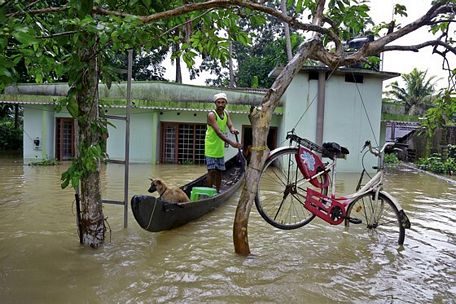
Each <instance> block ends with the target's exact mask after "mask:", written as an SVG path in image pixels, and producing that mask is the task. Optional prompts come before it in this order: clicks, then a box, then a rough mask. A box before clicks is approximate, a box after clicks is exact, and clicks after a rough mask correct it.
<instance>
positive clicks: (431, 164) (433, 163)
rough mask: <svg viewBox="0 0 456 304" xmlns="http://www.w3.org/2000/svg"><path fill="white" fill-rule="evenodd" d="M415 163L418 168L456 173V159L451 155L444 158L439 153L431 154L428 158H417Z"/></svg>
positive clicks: (439, 172) (442, 172) (443, 172)
mask: <svg viewBox="0 0 456 304" xmlns="http://www.w3.org/2000/svg"><path fill="white" fill-rule="evenodd" d="M417 164H418V167H419V168H420V169H423V170H426V171H431V172H434V173H438V174H448V175H453V174H455V173H456V159H455V158H452V157H449V158H447V159H444V158H443V157H442V156H441V155H440V154H432V155H431V156H430V157H428V158H422V159H419V160H418V162H417Z"/></svg>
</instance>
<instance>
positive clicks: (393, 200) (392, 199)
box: [379, 191, 402, 212]
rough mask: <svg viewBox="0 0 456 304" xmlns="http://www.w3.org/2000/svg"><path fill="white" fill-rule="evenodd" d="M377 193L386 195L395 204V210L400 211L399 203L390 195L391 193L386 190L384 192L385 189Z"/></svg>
mask: <svg viewBox="0 0 456 304" xmlns="http://www.w3.org/2000/svg"><path fill="white" fill-rule="evenodd" d="M379 193H381V194H382V195H384V196H386V197H387V198H388V199H389V200H390V201H392V202H393V204H394V206H396V208H397V211H399V212H401V211H402V207H401V204H399V201H398V200H397V199H396V198H395V197H394V196H392V195H391V194H389V193H388V192H385V191H380V192H379Z"/></svg>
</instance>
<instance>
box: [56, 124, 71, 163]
mask: <svg viewBox="0 0 456 304" xmlns="http://www.w3.org/2000/svg"><path fill="white" fill-rule="evenodd" d="M55 139H56V146H55V148H56V151H55V152H56V153H55V155H56V158H57V159H58V160H69V159H72V158H73V157H74V156H75V153H74V152H75V151H74V150H75V149H74V140H75V130H74V121H73V119H72V118H57V121H56V137H55Z"/></svg>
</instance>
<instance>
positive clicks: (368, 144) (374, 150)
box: [361, 140, 395, 157]
mask: <svg viewBox="0 0 456 304" xmlns="http://www.w3.org/2000/svg"><path fill="white" fill-rule="evenodd" d="M394 144H395V143H394V142H386V143H385V144H384V145H383V146H382V147H381V149H379V148H378V147H377V148H374V147H372V144H371V142H370V140H366V142H365V143H364V146H363V149H362V150H361V152H362V151H364V149H365V148H366V147H367V148H369V152H370V153H372V154H374V155H375V156H377V157H379V156H380V155H381V154H383V152H385V149H386V148H387V147H389V146H394Z"/></svg>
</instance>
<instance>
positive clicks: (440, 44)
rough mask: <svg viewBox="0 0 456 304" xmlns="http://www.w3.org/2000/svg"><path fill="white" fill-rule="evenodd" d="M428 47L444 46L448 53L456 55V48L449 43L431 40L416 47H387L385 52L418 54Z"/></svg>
mask: <svg viewBox="0 0 456 304" xmlns="http://www.w3.org/2000/svg"><path fill="white" fill-rule="evenodd" d="M427 46H443V47H445V48H446V49H447V50H448V51H450V52H452V53H453V54H455V55H456V48H455V47H453V46H451V45H450V44H449V43H446V42H444V41H441V40H430V41H426V42H423V43H420V44H415V45H389V46H385V47H384V49H383V51H385V52H387V51H413V52H418V51H419V50H420V49H422V48H424V47H427Z"/></svg>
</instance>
